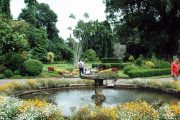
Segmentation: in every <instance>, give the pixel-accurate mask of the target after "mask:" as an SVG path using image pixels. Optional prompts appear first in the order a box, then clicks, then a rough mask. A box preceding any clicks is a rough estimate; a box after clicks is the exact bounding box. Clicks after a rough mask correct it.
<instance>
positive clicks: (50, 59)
mask: <svg viewBox="0 0 180 120" xmlns="http://www.w3.org/2000/svg"><path fill="white" fill-rule="evenodd" d="M47 60H48V61H49V62H50V63H53V62H54V53H53V52H48V53H47Z"/></svg>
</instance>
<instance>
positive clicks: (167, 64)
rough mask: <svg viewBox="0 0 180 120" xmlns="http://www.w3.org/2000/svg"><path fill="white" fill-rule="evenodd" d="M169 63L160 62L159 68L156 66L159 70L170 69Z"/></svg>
mask: <svg viewBox="0 0 180 120" xmlns="http://www.w3.org/2000/svg"><path fill="white" fill-rule="evenodd" d="M170 66H171V65H170V63H169V62H166V61H162V62H160V64H159V66H158V68H159V69H163V68H170Z"/></svg>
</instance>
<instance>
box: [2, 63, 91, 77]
mask: <svg viewBox="0 0 180 120" xmlns="http://www.w3.org/2000/svg"><path fill="white" fill-rule="evenodd" d="M92 64H93V63H85V67H89V68H91V67H92ZM48 67H54V69H55V71H48ZM70 69H76V67H75V66H74V65H73V64H70V63H68V64H67V63H66V64H65V63H64V64H63V63H59V64H43V71H42V73H41V74H40V75H38V76H21V75H14V76H13V77H12V79H26V78H28V79H33V78H54V77H55V78H58V77H63V76H62V75H59V73H58V71H56V70H62V71H66V70H67V71H68V70H70ZM78 76H79V75H76V76H75V77H78ZM0 79H3V74H2V75H0ZM8 79H9V78H8Z"/></svg>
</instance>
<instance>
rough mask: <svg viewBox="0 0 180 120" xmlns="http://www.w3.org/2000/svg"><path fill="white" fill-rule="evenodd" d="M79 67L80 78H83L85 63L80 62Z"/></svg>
mask: <svg viewBox="0 0 180 120" xmlns="http://www.w3.org/2000/svg"><path fill="white" fill-rule="evenodd" d="M77 66H78V68H79V76H80V77H81V75H82V74H84V62H83V61H82V60H79V62H78V64H77Z"/></svg>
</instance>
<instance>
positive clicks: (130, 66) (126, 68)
mask: <svg viewBox="0 0 180 120" xmlns="http://www.w3.org/2000/svg"><path fill="white" fill-rule="evenodd" d="M136 69H138V67H137V66H134V65H129V66H126V67H124V68H123V71H124V73H125V74H128V72H129V71H131V70H136Z"/></svg>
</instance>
